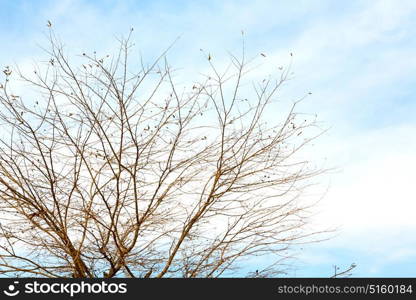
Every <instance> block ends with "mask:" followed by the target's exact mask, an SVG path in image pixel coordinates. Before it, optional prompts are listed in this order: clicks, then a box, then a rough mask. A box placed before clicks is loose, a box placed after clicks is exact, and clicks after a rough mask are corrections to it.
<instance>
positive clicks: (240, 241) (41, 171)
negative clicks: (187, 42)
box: [0, 30, 322, 278]
mask: <svg viewBox="0 0 416 300" xmlns="http://www.w3.org/2000/svg"><path fill="white" fill-rule="evenodd" d="M50 42H51V43H50V47H48V48H47V50H45V51H46V53H47V55H48V62H44V63H39V64H37V65H36V66H35V70H34V72H33V73H31V74H27V73H24V72H22V71H20V70H19V69H18V68H16V69H12V68H9V67H7V68H6V69H5V70H4V77H5V80H4V82H3V83H2V85H1V91H0V92H1V96H0V102H1V108H0V120H1V128H2V131H1V147H0V207H1V224H0V240H1V244H0V249H1V250H0V273H1V274H3V275H8V276H40V277H81V278H83V277H88V278H92V277H115V276H128V277H158V278H160V277H187V278H188V277H219V276H230V275H231V274H234V275H235V274H241V273H238V272H242V271H241V268H242V266H244V262H247V261H248V260H249V259H251V258H253V257H266V258H267V260H269V261H270V266H268V267H265V268H264V270H260V271H259V270H257V271H256V275H255V276H262V274H266V273H267V276H273V274H278V272H279V263H278V262H280V261H281V259H283V258H285V257H287V256H288V255H289V254H286V252H287V250H288V249H289V248H290V247H291V246H292V245H293V244H296V243H303V242H306V241H307V240H309V239H308V238H309V237H311V236H312V235H314V234H317V232H310V231H307V230H305V225H307V217H308V214H307V213H308V209H309V207H310V204H307V203H303V202H302V201H301V200H302V199H301V198H300V195H301V192H302V191H303V190H304V189H305V188H306V187H307V186H308V185H309V184H311V182H310V180H309V179H310V178H314V177H315V176H316V175H318V174H320V173H321V172H322V170H321V169H317V168H314V167H312V166H311V165H310V164H309V163H308V162H307V161H304V160H302V159H301V158H300V157H298V156H297V153H298V152H299V150H300V149H302V148H303V147H304V146H305V145H306V144H307V143H309V142H310V141H311V140H313V139H314V138H316V137H317V136H318V135H319V134H320V132H321V131H319V133H314V134H309V136H308V133H307V132H308V130H309V129H311V128H315V127H317V124H316V120H315V117H314V116H309V115H303V114H299V113H296V112H295V110H294V109H295V106H296V104H297V103H298V102H297V101H296V102H294V103H293V106H292V107H291V108H289V110H288V113H287V114H285V115H284V117H283V118H278V117H277V116H279V115H281V114H279V113H276V112H273V111H271V110H270V108H271V107H273V106H271V105H272V104H273V103H275V102H276V99H277V98H276V94H277V91H278V89H279V87H281V85H282V84H283V83H284V82H285V81H286V80H287V79H288V76H289V68H285V69H283V70H280V71H279V70H278V69H277V68H276V71H277V72H276V74H278V75H277V78H274V77H273V76H270V77H268V78H266V79H262V80H260V81H259V82H256V81H253V80H251V79H247V76H248V75H247V74H249V71H250V70H251V65H252V63H253V62H252V60H247V58H246V57H245V54H244V51H243V54H242V55H241V57H240V58H237V57H235V56H232V55H231V56H230V64H229V65H228V66H227V67H226V68H225V71H220V70H219V69H218V68H217V67H216V66H214V64H213V59H212V58H211V55H210V54H208V55H207V56H206V58H207V62H208V65H209V67H210V71H209V74H208V75H206V76H201V78H202V79H201V80H199V81H198V82H192V83H191V86H189V87H186V86H184V85H182V84H179V83H177V82H176V78H177V77H176V74H177V72H176V71H174V70H173V69H172V67H171V66H170V65H169V63H168V61H167V58H166V55H167V53H166V52H164V53H162V55H160V57H158V58H157V59H156V60H155V61H154V62H153V63H152V64H150V65H147V64H145V63H141V64H140V63H135V62H131V61H130V60H129V55H130V54H131V47H132V43H131V39H130V35H129V36H128V38H125V39H122V40H121V41H120V42H121V44H120V45H121V47H120V49H119V51H118V52H117V53H116V54H115V55H111V56H110V55H103V56H99V55H98V54H97V53H96V52H94V53H93V54H87V53H83V54H82V55H80V56H79V57H78V58H76V59H77V61H76V62H71V59H70V58H68V56H67V55H66V52H64V47H63V45H62V44H61V43H60V42H59V40H58V39H57V38H56V37H55V35H54V33H53V31H52V30H51V31H50ZM262 55H263V54H262ZM263 56H264V55H263ZM78 60H79V61H81V63H78ZM250 74H251V73H250ZM14 77H17V78H18V80H19V81H18V82H20V83H22V82H23V84H24V88H23V89H22V90H21V91H22V92H21V93H20V94H18V93H16V92H13V90H14V88H13V85H12V83H13V82H15V81H14V80H12V79H13V78H14ZM28 92H30V94H25V93H28ZM25 95H27V96H25ZM32 95H34V96H32ZM262 272H263V273H262ZM264 272H266V273H264ZM276 272H277V273H276Z"/></svg>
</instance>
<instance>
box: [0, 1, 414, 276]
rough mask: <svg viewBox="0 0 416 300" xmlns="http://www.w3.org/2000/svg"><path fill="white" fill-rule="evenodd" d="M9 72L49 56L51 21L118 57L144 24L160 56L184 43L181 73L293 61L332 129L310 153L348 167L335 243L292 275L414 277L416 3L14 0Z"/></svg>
mask: <svg viewBox="0 0 416 300" xmlns="http://www.w3.org/2000/svg"><path fill="white" fill-rule="evenodd" d="M0 5H1V6H0V7H1V9H0V43H1V45H2V47H1V49H0V66H5V65H13V64H17V65H19V66H21V67H23V68H24V67H26V66H30V64H31V62H32V61H33V60H34V59H36V58H37V57H41V50H40V48H39V45H41V44H42V43H44V42H45V40H46V39H45V34H46V33H47V28H46V20H51V21H52V23H53V24H54V25H53V26H54V28H55V31H56V33H57V34H58V35H59V36H60V37H61V38H62V40H63V41H64V42H65V44H66V45H67V46H68V49H71V51H73V52H74V53H81V52H82V51H84V50H92V51H93V50H95V49H96V50H100V51H101V50H103V52H104V51H105V50H107V49H112V48H114V47H115V46H116V43H117V42H116V40H115V37H117V36H120V35H121V34H127V33H128V30H129V28H130V27H134V29H135V30H134V40H135V41H136V43H137V46H138V47H139V48H140V51H141V53H142V54H143V55H144V56H145V57H148V58H149V59H151V58H152V57H154V56H155V55H156V54H159V53H160V52H161V51H162V50H163V49H165V48H166V47H167V46H168V45H169V44H170V43H171V42H172V41H173V40H175V38H177V37H178V36H181V39H180V40H179V41H178V42H177V43H176V45H175V48H174V50H173V51H172V53H171V54H170V61H171V63H172V64H173V65H174V66H175V67H179V68H182V69H183V70H185V71H186V70H198V68H205V62H204V60H203V58H202V57H201V53H200V51H199V49H200V48H203V49H206V50H207V51H209V52H211V53H213V58H214V59H215V58H217V57H219V59H221V58H226V51H228V50H229V51H231V52H237V53H238V52H239V51H240V50H241V33H240V32H241V30H244V32H245V41H246V45H247V49H248V50H247V51H248V52H249V53H251V54H253V55H254V54H256V53H257V54H258V53H260V52H263V53H266V54H267V62H269V63H271V64H274V65H281V64H285V63H287V61H288V57H289V53H290V52H293V53H294V56H293V67H292V70H293V71H294V73H295V74H294V79H293V80H292V81H291V82H290V84H289V85H288V87H287V88H286V90H285V92H284V95H287V97H293V98H296V97H299V96H301V95H303V94H305V93H306V92H308V91H312V92H313V94H312V96H310V97H308V99H307V100H306V101H305V102H304V103H303V104H302V107H301V108H302V109H303V110H304V111H307V112H313V113H315V112H316V113H317V114H318V116H319V119H320V120H321V121H323V122H324V125H325V126H327V127H330V128H331V129H330V130H329V132H328V133H327V134H326V135H325V136H324V137H322V138H320V139H319V140H318V141H317V142H316V147H315V150H313V152H311V155H312V156H313V157H314V158H316V160H317V161H323V159H324V158H326V166H333V167H337V168H338V171H337V172H333V173H331V174H329V175H327V176H326V177H325V178H323V185H324V186H326V185H328V187H329V190H328V193H327V194H326V195H325V198H324V199H323V200H322V202H321V204H320V207H319V211H320V213H319V214H318V215H317V216H316V223H319V224H324V225H328V226H339V230H338V232H337V237H335V238H333V239H331V240H329V241H326V242H323V243H320V244H316V245H309V246H306V247H304V250H303V251H301V252H299V255H298V259H297V260H296V261H294V264H295V265H294V268H293V269H292V270H291V271H290V272H289V274H288V275H289V276H324V277H325V276H330V275H332V272H333V271H332V265H334V264H337V265H339V266H340V267H341V268H342V267H347V266H349V265H350V264H351V263H356V264H357V265H358V267H357V268H356V270H355V271H354V276H361V277H365V276H368V277H376V276H384V277H389V276H391V277H395V276H413V277H414V276H416V234H415V232H416V217H415V214H416V192H415V185H416V183H415V178H416V176H415V175H414V174H415V170H416V155H415V154H416V138H415V135H416V134H415V133H416V117H415V116H416V99H415V96H414V93H415V92H416V77H415V75H416V56H415V49H416V1H412V0H410V1H405V0H402V1H394V0H392V1H335V0H334V1H322V0H321V1H306V0H305V1H289V0H288V1H259V0H257V1H213V0H211V1H201V2H198V1H110V0H107V1H81V0H63V1H17V0H16V1H6V0H0Z"/></svg>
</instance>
